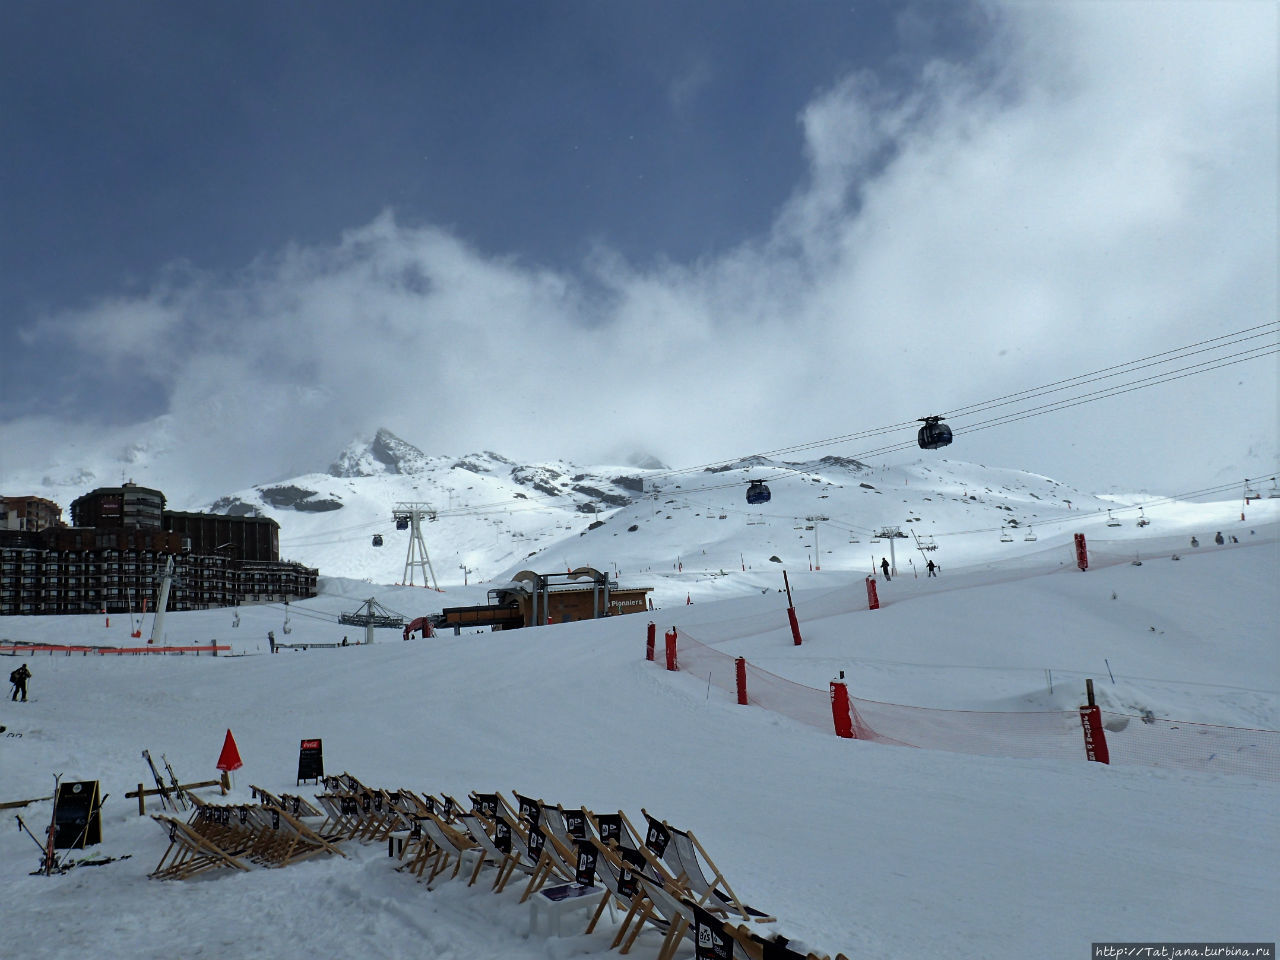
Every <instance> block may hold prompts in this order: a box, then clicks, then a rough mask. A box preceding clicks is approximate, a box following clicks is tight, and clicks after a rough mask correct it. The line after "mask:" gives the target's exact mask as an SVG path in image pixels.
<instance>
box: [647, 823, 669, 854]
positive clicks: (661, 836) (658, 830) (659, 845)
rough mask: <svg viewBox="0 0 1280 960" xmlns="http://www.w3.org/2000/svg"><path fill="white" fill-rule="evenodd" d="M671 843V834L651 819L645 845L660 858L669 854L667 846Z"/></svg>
mask: <svg viewBox="0 0 1280 960" xmlns="http://www.w3.org/2000/svg"><path fill="white" fill-rule="evenodd" d="M646 816H648V814H646ZM670 842H671V832H670V831H669V830H668V829H667V828H666V827H665V826H663V825H662V824H661V823H660V822H659V821H657V820H655V819H653V817H649V830H648V832H647V833H646V834H645V836H644V845H645V846H646V847H648V848H649V849H650V850H652V851H653V852H654V853H655V854H657V855H658V856H662V855H663V854H664V853H666V852H667V844H669V843H670Z"/></svg>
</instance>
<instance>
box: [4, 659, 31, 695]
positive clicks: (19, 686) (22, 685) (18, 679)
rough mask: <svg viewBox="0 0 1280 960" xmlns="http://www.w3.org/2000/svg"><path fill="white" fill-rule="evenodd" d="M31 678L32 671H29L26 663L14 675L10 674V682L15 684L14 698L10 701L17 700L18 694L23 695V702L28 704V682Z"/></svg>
mask: <svg viewBox="0 0 1280 960" xmlns="http://www.w3.org/2000/svg"><path fill="white" fill-rule="evenodd" d="M30 676H31V671H30V670H28V669H27V665H26V664H25V663H24V664H23V665H22V666H20V667H19V668H18V669H17V670H15V671H13V673H11V674H9V682H10V683H12V684H13V696H12V697H10V698H9V699H11V700H15V701H16V700H17V699H18V694H22V702H23V703H26V702H27V680H28V678H30Z"/></svg>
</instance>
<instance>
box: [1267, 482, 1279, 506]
mask: <svg viewBox="0 0 1280 960" xmlns="http://www.w3.org/2000/svg"><path fill="white" fill-rule="evenodd" d="M1276 497H1280V487H1277V486H1276V478H1275V477H1272V478H1271V489H1270V490H1268V491H1267V499H1268V500H1274V499H1276Z"/></svg>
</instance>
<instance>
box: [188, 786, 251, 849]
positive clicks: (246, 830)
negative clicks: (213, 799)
mask: <svg viewBox="0 0 1280 960" xmlns="http://www.w3.org/2000/svg"><path fill="white" fill-rule="evenodd" d="M193 799H194V798H193ZM249 810H250V807H248V806H247V805H233V804H213V803H206V802H204V801H199V800H197V801H196V802H195V809H194V810H193V811H192V812H191V816H190V817H189V818H188V819H187V826H188V827H190V828H191V830H192V831H194V832H195V833H198V834H199V835H200V836H202V837H204V839H206V840H208V841H209V842H210V843H212V844H214V845H215V846H216V847H218V848H219V849H220V850H222V851H223V852H224V853H227V854H230V855H231V856H233V857H238V856H240V855H242V854H246V853H248V852H249V850H251V849H252V848H253V845H254V843H256V842H257V839H258V837H257V832H258V825H257V823H256V822H255V821H254V820H253V819H252V818H251V817H250V815H249Z"/></svg>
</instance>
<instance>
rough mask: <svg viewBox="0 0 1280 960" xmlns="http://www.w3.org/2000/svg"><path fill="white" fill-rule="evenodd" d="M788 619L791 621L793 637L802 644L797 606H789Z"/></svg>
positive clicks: (798, 644)
mask: <svg viewBox="0 0 1280 960" xmlns="http://www.w3.org/2000/svg"><path fill="white" fill-rule="evenodd" d="M787 619H788V620H790V621H791V639H792V640H794V641H795V644H796V646H797V647H798V646H800V623H799V622H798V621H797V620H796V608H795V607H787Z"/></svg>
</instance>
